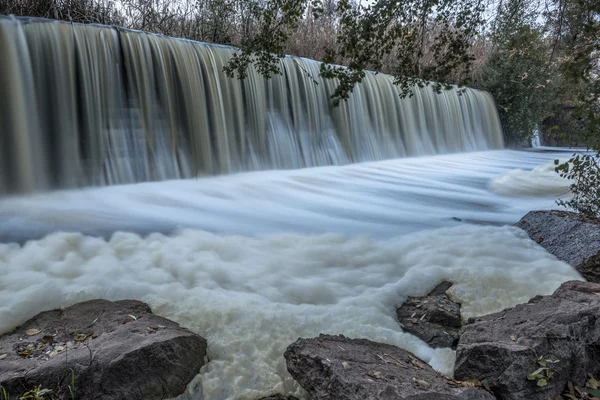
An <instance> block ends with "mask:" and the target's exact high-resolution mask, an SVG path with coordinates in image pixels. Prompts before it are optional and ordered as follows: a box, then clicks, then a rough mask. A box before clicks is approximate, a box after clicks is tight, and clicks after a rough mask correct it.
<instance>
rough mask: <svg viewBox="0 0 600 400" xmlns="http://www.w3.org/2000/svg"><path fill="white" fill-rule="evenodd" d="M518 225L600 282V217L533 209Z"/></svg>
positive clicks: (576, 267)
mask: <svg viewBox="0 0 600 400" xmlns="http://www.w3.org/2000/svg"><path fill="white" fill-rule="evenodd" d="M516 226H518V227H519V228H521V229H523V230H524V231H525V232H527V234H529V237H530V238H531V239H533V240H535V241H536V242H537V243H538V244H539V245H541V246H542V247H544V248H545V249H546V250H547V251H548V252H549V253H551V254H553V255H554V256H556V258H558V259H559V260H562V261H564V262H567V263H569V264H571V265H572V266H573V267H575V269H577V271H579V273H581V275H583V277H584V278H585V279H587V280H588V281H590V282H600V219H597V218H590V217H586V216H583V215H581V214H576V213H572V212H568V211H558V210H552V211H531V212H529V213H527V215H525V216H524V217H523V218H521V220H520V221H519V222H518V223H517V224H516Z"/></svg>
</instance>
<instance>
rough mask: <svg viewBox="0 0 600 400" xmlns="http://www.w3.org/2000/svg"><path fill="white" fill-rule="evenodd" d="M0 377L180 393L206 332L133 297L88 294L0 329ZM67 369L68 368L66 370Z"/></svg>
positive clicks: (110, 394)
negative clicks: (183, 324)
mask: <svg viewBox="0 0 600 400" xmlns="http://www.w3.org/2000/svg"><path fill="white" fill-rule="evenodd" d="M0 354H7V356H6V357H5V358H4V359H3V360H1V361H0V385H1V386H2V387H3V388H4V389H5V390H6V391H7V392H8V393H9V394H10V395H11V396H20V395H22V394H23V393H25V392H26V391H28V390H31V389H32V388H34V387H37V386H41V387H42V388H45V389H50V390H52V391H53V392H52V393H53V396H58V395H61V394H62V395H63V397H64V395H65V394H66V398H71V396H70V395H69V394H68V393H69V386H70V385H71V379H72V377H74V379H75V398H77V399H91V398H93V399H95V400H103V399H106V400H108V399H128V400H131V399H144V400H147V399H164V398H170V397H175V396H177V395H179V394H181V393H183V392H184V391H185V389H186V386H187V384H188V383H189V382H190V381H191V380H192V378H193V377H194V376H196V375H197V374H198V373H199V371H200V368H201V367H202V365H203V364H204V360H205V356H206V340H205V339H204V338H202V337H200V336H198V335H196V334H194V333H192V332H190V331H188V330H187V329H185V328H182V327H180V326H179V325H178V324H177V323H175V322H173V321H170V320H168V319H166V318H162V317H159V316H157V315H154V314H152V311H151V310H150V307H148V305H146V304H144V303H141V302H139V301H133V300H124V301H117V302H110V301H107V300H92V301H87V302H84V303H79V304H76V305H74V306H72V307H69V308H66V309H65V310H63V311H61V310H54V311H47V312H43V313H41V314H38V315H37V316H35V317H34V318H32V319H31V320H29V321H27V322H26V323H25V324H24V325H23V326H21V327H19V328H17V329H16V330H14V331H13V332H10V333H8V334H5V335H3V336H0ZM71 370H72V371H73V372H71Z"/></svg>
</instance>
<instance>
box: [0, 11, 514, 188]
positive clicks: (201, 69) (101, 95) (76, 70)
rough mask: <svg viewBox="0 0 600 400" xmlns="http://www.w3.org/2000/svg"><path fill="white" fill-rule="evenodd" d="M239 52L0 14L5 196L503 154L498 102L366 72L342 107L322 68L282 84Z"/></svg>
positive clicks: (286, 70) (284, 78) (291, 75)
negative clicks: (245, 68) (240, 60)
mask: <svg viewBox="0 0 600 400" xmlns="http://www.w3.org/2000/svg"><path fill="white" fill-rule="evenodd" d="M234 51H235V49H233V48H230V47H224V46H217V45H210V44H205V43H197V42H192V41H187V40H178V39H172V38H167V37H163V36H159V35H153V34H147V33H143V32H135V31H127V30H122V29H118V28H114V27H107V26H96V25H78V24H69V23H64V22H58V21H47V20H38V19H16V18H12V17H0V54H2V63H1V64H0V121H1V127H2V128H0V131H1V133H2V134H1V135H0V158H1V161H0V163H1V164H0V167H1V168H0V193H11V192H28V191H35V190H44V189H53V188H64V187H78V186H89V185H109V184H119V183H131V182H141V181H151V180H165V179H175V178H187V177H195V176H198V175H206V174H210V175H213V174H221V173H228V172H235V171H246V170H256V169H282V168H286V169H287V168H300V167H310V166H321V165H339V164H346V163H351V162H360V161H369V160H381V159H387V158H398V157H405V156H416V155H426V154H440V153H448V152H460V151H474V150H486V149H496V148H501V147H502V146H503V141H502V132H501V127H500V124H499V121H498V117H497V114H496V111H495V107H494V103H493V99H492V97H491V96H490V95H489V94H488V93H486V92H482V91H477V90H473V89H466V91H465V92H464V93H463V94H459V93H458V92H457V91H456V90H450V91H445V92H444V93H442V94H435V93H434V92H433V91H432V89H430V88H425V89H418V90H416V91H415V96H414V97H413V98H410V99H401V98H400V97H399V91H398V89H397V88H396V87H395V86H394V85H393V80H392V78H391V77H390V76H386V75H382V74H373V73H369V74H367V76H366V78H365V80H364V82H363V83H362V84H360V85H358V86H357V87H356V88H355V90H354V93H353V94H352V96H351V98H350V100H349V101H348V102H346V103H344V104H342V105H341V106H340V107H333V106H332V105H331V101H330V95H331V93H332V92H333V89H334V88H335V85H336V82H335V81H331V80H325V79H322V78H321V77H320V76H319V63H317V62H315V61H311V60H306V59H302V58H296V57H287V58H285V59H283V60H281V71H282V74H281V75H280V76H275V77H273V78H272V79H265V78H263V77H262V76H260V75H259V74H258V73H257V72H256V71H254V70H253V69H252V68H251V69H250V71H249V76H248V78H247V79H246V80H245V81H243V82H242V81H239V80H237V79H232V78H227V77H226V76H225V74H224V72H223V66H224V65H225V64H226V63H227V61H228V60H229V58H230V57H231V55H232V54H233V52H234Z"/></svg>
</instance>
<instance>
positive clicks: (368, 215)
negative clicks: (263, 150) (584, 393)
mask: <svg viewBox="0 0 600 400" xmlns="http://www.w3.org/2000/svg"><path fill="white" fill-rule="evenodd" d="M568 155H569V153H560V152H523V151H509V150H502V151H491V152H478V153H469V154H455V155H445V156H433V157H419V158H406V159H399V160H389V161H381V162H375V163H364V164H355V165H348V166H343V167H324V168H309V169H304V170H295V171H264V172H253V173H243V174H237V175H231V176H227V177H205V178H200V179H192V180H182V181H169V182H156V183H143V184H135V185H124V186H112V187H106V188H91V189H85V190H74V191H63V192H53V193H48V194H40V195H35V196H27V197H14V198H5V199H4V200H1V201H0V238H2V240H3V241H4V242H6V241H9V240H18V241H22V242H24V241H25V239H27V238H39V237H42V236H44V235H46V234H47V233H49V232H52V231H56V230H72V231H73V232H72V233H53V234H50V235H47V236H44V237H43V238H41V239H39V240H30V241H27V243H26V244H24V245H19V244H0V276H2V279H1V280H0V332H4V331H7V330H9V329H11V328H12V327H14V326H16V325H17V324H18V323H21V322H23V321H24V320H26V319H27V318H29V317H31V316H33V315H34V314H35V313H37V312H39V311H40V310H43V309H49V308H53V307H61V306H66V305H69V304H72V303H75V302H78V301H81V300H85V299H92V298H98V297H102V298H108V299H124V298H136V299H140V300H143V301H146V302H148V303H149V304H150V305H151V306H152V308H153V310H154V311H155V312H156V313H158V314H160V315H163V316H166V317H169V318H172V319H174V320H176V321H178V322H179V323H181V324H183V325H185V326H188V327H189V328H191V329H192V330H194V331H195V332H198V333H200V334H202V335H203V336H205V337H206V338H207V339H208V342H209V349H208V351H209V358H210V362H209V363H208V364H207V365H206V366H205V367H204V368H203V369H202V373H201V374H200V375H198V377H197V378H196V379H195V380H194V382H193V384H191V385H190V387H189V391H188V393H187V394H186V395H185V396H184V398H189V399H211V400H212V399H214V400H223V399H248V400H253V399H257V398H260V397H261V396H264V395H267V394H271V393H275V392H279V393H289V394H295V395H297V396H299V397H303V393H302V390H301V389H300V388H299V387H298V385H297V384H296V383H295V382H294V381H293V380H292V379H291V377H290V376H289V374H288V373H287V372H286V368H285V361H284V359H283V356H282V354H283V351H284V350H285V348H286V346H288V345H289V344H290V343H292V342H293V341H294V340H296V339H297V338H298V337H312V336H315V335H318V334H319V333H336V334H338V333H341V334H345V335H348V336H350V337H365V338H369V339H373V340H377V341H382V342H386V343H390V344H395V345H398V346H401V347H402V348H405V349H408V350H410V351H412V352H413V353H414V354H416V355H417V356H419V357H421V358H422V359H424V360H426V361H427V362H429V363H430V364H431V365H433V366H434V367H435V368H437V369H439V370H441V371H443V372H445V373H451V371H452V366H453V361H454V353H453V352H452V351H449V350H433V349H431V348H430V347H428V346H427V345H425V344H424V343H423V342H421V341H420V340H419V339H417V338H415V337H414V336H412V335H409V334H405V333H403V332H402V330H401V329H400V326H399V324H398V322H397V321H396V319H395V307H396V306H398V305H399V304H401V303H402V301H403V299H404V298H405V297H406V296H409V295H422V294H425V293H427V292H428V291H429V290H430V289H432V288H433V287H434V286H435V285H436V284H437V283H438V282H440V281H441V280H443V279H446V280H450V281H453V282H455V283H456V285H455V286H454V287H453V288H452V289H451V291H452V295H453V296H455V297H456V298H457V299H458V300H459V301H460V302H461V303H462V304H463V313H464V315H465V317H468V316H473V315H481V314H486V313H489V312H493V311H498V310H501V309H503V308H505V307H509V306H512V305H514V304H517V303H520V302H524V301H526V300H528V299H529V298H530V297H532V296H534V295H536V294H546V293H550V292H552V291H553V290H554V289H555V288H556V287H558V285H560V283H561V282H563V281H565V280H569V279H579V278H580V277H579V275H578V273H577V272H576V271H575V270H574V269H573V268H571V267H570V266H569V265H567V264H565V263H563V262H560V261H558V260H556V259H555V258H554V257H553V256H551V255H550V254H548V253H547V252H546V251H545V250H544V249H543V248H541V247H540V246H538V245H537V244H536V243H534V242H533V241H531V240H529V239H528V237H527V235H526V234H525V233H524V232H522V231H520V230H519V229H516V228H513V227H510V226H502V225H503V224H506V223H513V222H515V221H516V220H517V219H518V218H519V217H520V216H521V215H522V214H524V213H525V212H526V211H528V210H529V209H533V208H548V207H552V206H553V204H554V199H555V198H556V197H557V196H561V195H565V194H566V193H567V191H568V189H567V186H568V183H567V182H565V181H562V180H557V179H556V175H555V173H554V172H553V171H552V170H551V167H550V164H551V162H552V160H553V159H554V158H564V157H568ZM115 230H120V231H129V232H130V233H125V232H120V233H114V234H112V235H111V232H113V231H115ZM80 232H85V233H86V234H82V233H80ZM131 232H140V233H143V234H144V235H139V234H136V233H131ZM148 232H165V233H169V234H168V235H165V234H163V233H151V234H149V235H148V234H146V233H148ZM99 233H101V234H103V235H105V236H106V237H107V238H108V239H102V238H97V237H92V236H90V235H95V234H99Z"/></svg>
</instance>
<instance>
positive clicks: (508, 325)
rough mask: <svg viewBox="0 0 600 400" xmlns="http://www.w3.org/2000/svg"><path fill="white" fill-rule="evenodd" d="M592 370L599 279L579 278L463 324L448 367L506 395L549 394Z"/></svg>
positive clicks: (599, 367) (599, 342)
mask: <svg viewBox="0 0 600 400" xmlns="http://www.w3.org/2000/svg"><path fill="white" fill-rule="evenodd" d="M598 372H600V284H596V283H590V282H580V281H570V282H566V283H564V284H563V285H562V286H561V287H560V288H558V289H557V290H556V292H554V294H552V296H545V297H541V296H538V297H535V298H533V299H532V300H530V302H529V303H528V304H520V305H518V306H516V307H515V308H512V309H508V310H505V311H503V312H499V313H496V314H491V315H488V316H485V317H481V318H477V319H475V320H474V321H473V322H472V323H470V324H468V325H466V326H465V327H464V330H463V333H462V336H461V337H460V341H459V344H458V350H457V360H456V367H455V371H454V373H455V378H456V379H473V378H475V379H478V380H480V381H481V382H483V383H484V385H485V386H486V387H488V388H490V389H491V390H492V391H493V392H494V394H495V395H496V396H498V398H500V399H508V400H519V399H528V400H547V399H550V398H554V397H555V396H558V395H559V394H560V393H562V392H563V390H564V389H565V385H566V384H567V382H568V381H573V382H574V383H575V384H576V385H578V386H581V387H584V385H585V382H586V379H587V376H588V375H587V374H588V373H589V374H592V375H594V376H596V374H597V373H598ZM528 378H529V379H528Z"/></svg>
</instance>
